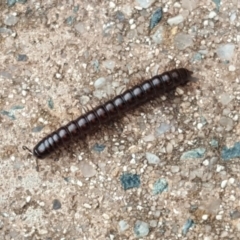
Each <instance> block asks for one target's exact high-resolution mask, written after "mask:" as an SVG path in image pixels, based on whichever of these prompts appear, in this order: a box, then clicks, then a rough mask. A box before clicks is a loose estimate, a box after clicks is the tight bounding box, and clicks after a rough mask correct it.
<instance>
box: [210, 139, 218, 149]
mask: <svg viewBox="0 0 240 240" xmlns="http://www.w3.org/2000/svg"><path fill="white" fill-rule="evenodd" d="M210 145H211V146H212V147H214V148H218V140H216V139H212V140H211V141H210Z"/></svg>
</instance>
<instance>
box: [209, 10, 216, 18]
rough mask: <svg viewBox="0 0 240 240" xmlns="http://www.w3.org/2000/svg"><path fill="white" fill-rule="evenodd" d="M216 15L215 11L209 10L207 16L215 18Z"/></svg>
mask: <svg viewBox="0 0 240 240" xmlns="http://www.w3.org/2000/svg"><path fill="white" fill-rule="evenodd" d="M216 16H217V13H216V12H215V11H211V12H210V13H209V15H208V17H209V18H215V17H216Z"/></svg>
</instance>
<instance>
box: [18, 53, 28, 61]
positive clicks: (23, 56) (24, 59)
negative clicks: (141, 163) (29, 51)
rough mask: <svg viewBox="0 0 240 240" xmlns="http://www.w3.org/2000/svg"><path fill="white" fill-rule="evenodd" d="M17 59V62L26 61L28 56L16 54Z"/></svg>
mask: <svg viewBox="0 0 240 240" xmlns="http://www.w3.org/2000/svg"><path fill="white" fill-rule="evenodd" d="M17 60H18V61H19V62H26V61H27V60H28V57H27V55H26V54H18V57H17Z"/></svg>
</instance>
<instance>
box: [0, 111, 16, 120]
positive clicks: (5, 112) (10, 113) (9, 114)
mask: <svg viewBox="0 0 240 240" xmlns="http://www.w3.org/2000/svg"><path fill="white" fill-rule="evenodd" d="M0 113H1V114H2V115H5V116H8V117H9V118H10V119H11V120H16V117H15V116H14V114H13V112H12V111H10V112H9V111H5V110H2V111H0Z"/></svg>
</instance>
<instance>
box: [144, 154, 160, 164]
mask: <svg viewBox="0 0 240 240" xmlns="http://www.w3.org/2000/svg"><path fill="white" fill-rule="evenodd" d="M146 158H147V160H148V163H149V164H154V165H156V164H159V163H160V158H159V157H158V156H156V155H155V154H153V153H150V152H146Z"/></svg>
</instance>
